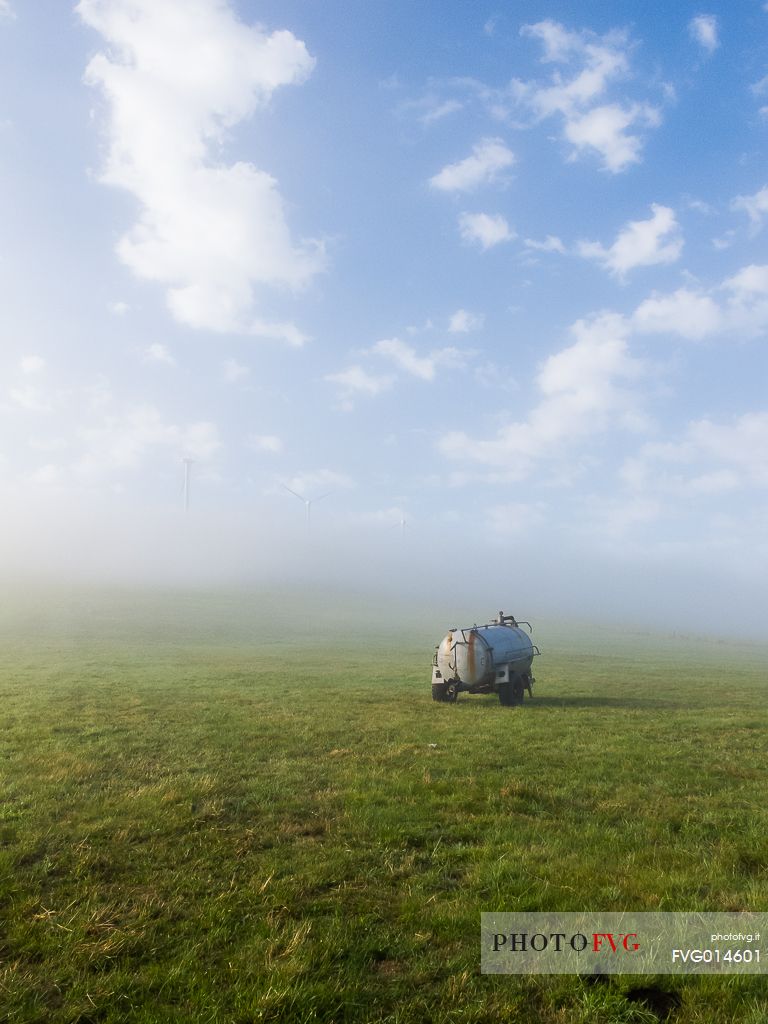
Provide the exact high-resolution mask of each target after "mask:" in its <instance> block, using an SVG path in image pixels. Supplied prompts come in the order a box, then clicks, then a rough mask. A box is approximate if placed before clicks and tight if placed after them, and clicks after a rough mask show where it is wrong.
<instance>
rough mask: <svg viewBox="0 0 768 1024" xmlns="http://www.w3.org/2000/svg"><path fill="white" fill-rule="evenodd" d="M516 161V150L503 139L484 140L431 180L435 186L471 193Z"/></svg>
mask: <svg viewBox="0 0 768 1024" xmlns="http://www.w3.org/2000/svg"><path fill="white" fill-rule="evenodd" d="M514 162H515V155H514V153H513V152H512V151H511V150H510V149H508V148H507V147H506V146H505V144H504V142H503V141H502V140H501V139H495V138H494V139H483V140H482V141H481V142H478V143H477V145H476V146H474V148H473V149H472V155H471V156H468V157H466V159H464V160H460V161H459V162H458V163H455V164H448V165H447V166H446V167H444V168H443V169H442V170H441V171H439V172H438V173H437V174H436V175H434V177H432V178H430V179H429V183H430V185H431V186H432V188H437V189H440V190H441V191H443V192H470V191H472V190H473V189H475V188H477V187H478V186H479V185H484V184H487V183H489V182H492V181H495V180H496V179H497V178H498V176H499V173H500V172H501V171H503V170H505V169H506V168H507V167H511V166H512V164H513V163H514Z"/></svg>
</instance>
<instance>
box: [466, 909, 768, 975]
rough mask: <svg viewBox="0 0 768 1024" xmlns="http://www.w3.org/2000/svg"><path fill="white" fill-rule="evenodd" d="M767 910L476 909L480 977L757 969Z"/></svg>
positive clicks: (765, 959) (766, 958) (762, 964)
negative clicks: (523, 911)
mask: <svg viewBox="0 0 768 1024" xmlns="http://www.w3.org/2000/svg"><path fill="white" fill-rule="evenodd" d="M766 926H768V914H749V913H744V914H717V913H713V914H686V913H680V914H674V913H663V914H662V913H658V914H656V913H622V914H619V913H611V914H587V913H571V914H557V915H554V914H524V915H520V914H512V913H500V914H482V915H481V941H482V957H481V959H482V970H483V973H485V974H694V973H698V974H725V973H728V974H758V973H764V972H765V971H766V969H767V967H766V965H767V964H768V955H767V954H764V953H763V952H762V948H761V945H762V944H763V939H762V936H764V935H766V936H768V932H766Z"/></svg>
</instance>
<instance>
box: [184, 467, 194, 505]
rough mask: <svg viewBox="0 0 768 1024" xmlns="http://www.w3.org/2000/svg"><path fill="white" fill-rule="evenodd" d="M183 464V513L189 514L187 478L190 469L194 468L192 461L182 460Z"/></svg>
mask: <svg viewBox="0 0 768 1024" xmlns="http://www.w3.org/2000/svg"><path fill="white" fill-rule="evenodd" d="M181 461H182V462H183V463H184V511H185V512H189V476H190V467H191V466H194V464H195V460H194V459H182V460H181Z"/></svg>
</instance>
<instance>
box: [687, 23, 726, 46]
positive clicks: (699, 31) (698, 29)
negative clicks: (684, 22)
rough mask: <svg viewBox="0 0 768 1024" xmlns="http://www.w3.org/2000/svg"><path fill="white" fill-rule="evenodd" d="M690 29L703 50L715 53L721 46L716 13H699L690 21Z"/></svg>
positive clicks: (692, 36) (693, 37)
mask: <svg viewBox="0 0 768 1024" xmlns="http://www.w3.org/2000/svg"><path fill="white" fill-rule="evenodd" d="M688 31H689V32H690V34H691V38H692V39H694V40H695V41H696V42H697V43H698V44H699V46H700V47H701V48H702V50H706V52H707V53H708V54H709V53H714V52H715V50H716V49H717V47H718V46H719V40H718V38H717V18H716V17H715V15H714V14H699V15H697V16H696V17H695V18H691V20H690V21H689V22H688Z"/></svg>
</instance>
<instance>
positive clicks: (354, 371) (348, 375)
mask: <svg viewBox="0 0 768 1024" xmlns="http://www.w3.org/2000/svg"><path fill="white" fill-rule="evenodd" d="M325 379H326V380H327V381H330V382H331V383H332V384H339V385H340V386H341V387H342V388H343V389H344V391H345V392H360V393H362V394H366V395H379V394H381V392H382V391H386V390H387V389H388V388H390V387H391V386H392V380H393V378H392V377H390V376H376V375H375V374H372V373H368V371H367V370H364V369H363V367H362V366H350V367H349V369H347V370H342V371H341V372H339V373H329V374H326V377H325Z"/></svg>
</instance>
